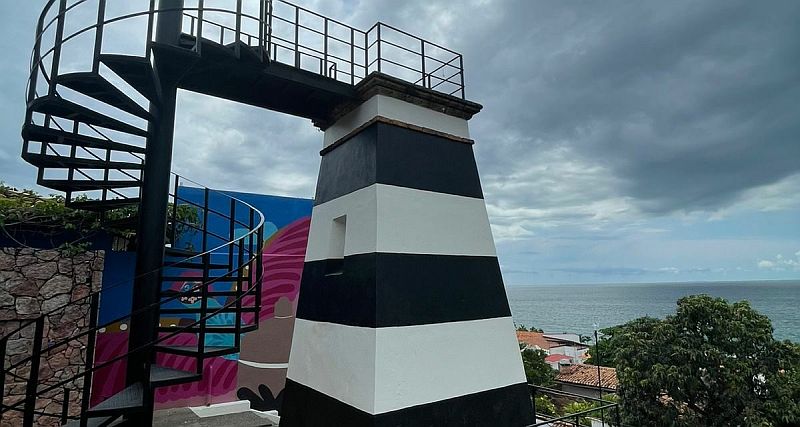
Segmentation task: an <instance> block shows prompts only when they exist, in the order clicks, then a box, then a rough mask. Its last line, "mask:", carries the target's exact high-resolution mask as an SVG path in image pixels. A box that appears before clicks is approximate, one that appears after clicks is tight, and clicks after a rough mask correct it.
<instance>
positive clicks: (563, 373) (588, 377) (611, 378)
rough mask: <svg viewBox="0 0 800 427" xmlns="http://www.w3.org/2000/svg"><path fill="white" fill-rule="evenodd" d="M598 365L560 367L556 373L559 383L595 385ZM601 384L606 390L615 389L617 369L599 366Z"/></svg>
mask: <svg viewBox="0 0 800 427" xmlns="http://www.w3.org/2000/svg"><path fill="white" fill-rule="evenodd" d="M597 371H598V367H597V366H594V365H571V366H565V367H562V368H561V370H560V371H559V372H558V375H556V381H557V382H560V383H569V384H577V385H582V386H589V387H597ZM600 380H601V385H602V387H603V388H604V389H607V390H614V391H616V390H617V370H616V369H614V368H607V367H605V366H600Z"/></svg>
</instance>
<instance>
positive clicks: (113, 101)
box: [58, 72, 153, 120]
mask: <svg viewBox="0 0 800 427" xmlns="http://www.w3.org/2000/svg"><path fill="white" fill-rule="evenodd" d="M58 84H60V85H62V86H65V87H68V88H70V89H72V90H75V91H78V92H80V93H82V94H84V95H86V96H90V97H92V98H94V99H96V100H98V101H101V102H105V103H106V104H108V105H111V106H114V107H116V108H119V109H120V110H122V111H125V112H128V113H131V114H133V115H135V116H137V117H141V118H143V119H145V120H153V116H152V115H151V114H150V112H149V111H147V110H145V109H144V108H143V107H142V106H141V105H139V104H138V103H137V102H136V101H134V100H133V99H131V97H129V96H128V95H126V94H125V93H124V92H122V91H121V90H120V89H119V88H117V87H116V86H114V85H113V84H112V83H111V82H109V81H108V80H106V79H105V78H104V77H103V76H101V75H99V74H97V73H91V72H83V73H69V74H63V75H61V76H59V77H58Z"/></svg>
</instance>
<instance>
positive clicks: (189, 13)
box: [27, 0, 464, 102]
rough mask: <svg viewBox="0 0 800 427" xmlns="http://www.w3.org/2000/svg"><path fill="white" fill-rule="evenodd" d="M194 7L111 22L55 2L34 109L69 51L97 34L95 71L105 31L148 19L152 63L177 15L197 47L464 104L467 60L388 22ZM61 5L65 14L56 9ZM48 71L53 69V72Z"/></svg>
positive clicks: (279, 7)
mask: <svg viewBox="0 0 800 427" xmlns="http://www.w3.org/2000/svg"><path fill="white" fill-rule="evenodd" d="M187 3H190V4H187V5H186V6H185V7H184V8H181V9H168V8H166V9H158V8H157V7H156V1H155V0H150V2H149V8H148V9H146V10H138V11H133V12H127V13H120V14H119V15H116V16H111V17H109V16H106V14H107V9H106V0H75V1H73V2H72V3H70V2H69V1H68V0H48V2H47V4H46V5H45V7H44V9H43V11H42V13H41V15H40V17H39V21H38V24H37V31H36V38H35V43H34V49H33V52H32V55H31V73H30V76H29V78H28V98H27V100H28V102H30V101H31V100H33V99H34V98H36V96H37V93H38V89H37V84H38V79H39V77H41V78H43V79H44V81H45V82H46V83H47V87H48V93H50V94H52V93H54V92H55V90H56V89H55V86H56V84H57V82H56V79H54V78H52V77H53V76H57V75H58V74H59V72H58V71H59V67H60V65H61V61H60V59H61V58H60V56H61V51H62V49H63V47H64V45H65V44H68V43H70V42H72V41H74V40H77V39H79V38H80V36H82V35H84V34H86V33H89V32H91V31H94V33H95V34H94V41H93V42H94V43H93V45H94V49H92V50H88V49H87V51H89V52H92V54H93V55H94V60H93V61H92V64H96V63H97V62H98V61H96V59H97V57H98V56H99V55H100V54H101V52H102V50H103V48H104V45H103V38H104V34H105V29H106V27H109V26H111V25H112V24H118V23H121V22H123V21H130V20H133V19H135V18H146V19H147V26H146V32H145V33H144V34H142V38H143V39H144V40H145V41H146V43H145V47H144V51H143V52H129V53H132V54H138V55H141V56H143V57H145V58H148V59H149V58H150V54H151V53H150V49H149V42H150V41H152V40H153V36H154V28H155V25H154V23H155V19H156V18H157V16H158V15H159V14H160V13H164V12H175V11H178V10H180V11H181V12H182V13H183V14H184V15H185V19H184V32H186V33H187V34H189V35H192V36H195V37H197V38H198V40H199V39H205V40H211V41H216V42H219V43H220V44H227V43H233V42H237V43H242V44H244V45H245V46H249V47H253V48H259V49H257V51H258V53H259V55H262V59H263V60H264V61H276V62H281V63H284V64H287V65H291V66H294V67H297V68H304V69H307V70H309V71H314V72H317V73H319V74H321V75H324V76H326V77H330V78H333V79H335V80H338V81H341V82H345V83H349V84H351V85H355V84H357V83H358V82H360V81H361V80H362V79H364V78H365V77H366V76H367V75H369V74H370V73H371V72H375V71H377V72H382V73H386V74H389V75H392V76H394V77H397V78H401V79H403V80H406V81H409V82H411V83H413V84H416V85H419V86H422V87H425V88H428V89H432V90H435V91H437V92H441V93H445V94H448V95H455V96H458V97H460V98H462V99H463V98H464V70H463V57H462V55H461V54H459V53H457V52H455V51H453V50H450V49H448V48H446V47H444V46H441V45H439V44H436V43H433V42H430V41H427V40H425V39H422V38H420V37H417V36H415V35H412V34H410V33H408V32H406V31H403V30H400V29H398V28H396V27H393V26H391V25H388V24H385V23H383V22H377V23H376V24H375V25H373V26H372V27H370V28H369V29H368V30H366V31H364V30H360V29H357V28H355V27H352V26H349V25H347V24H344V23H342V22H341V21H338V20H335V19H331V18H328V17H326V16H323V15H321V14H319V13H317V12H314V11H312V10H309V9H306V8H303V7H300V6H296V5H294V4H292V3H289V2H287V1H284V0H260V1H258V3H257V6H258V7H257V8H255V7H253V8H252V10H253V11H252V12H249V11H248V10H247V8H248V6H253V5H254V4H255V2H243V0H236V1H235V4H236V6H235V7H232V8H224V7H216V6H215V7H206V6H205V5H204V1H203V0H193V1H192V0H187ZM56 4H57V5H58V7H57V8H54V6H55V5H56ZM86 4H97V7H96V9H95V8H92V9H90V10H92V11H96V21H95V22H94V23H93V24H91V25H86V26H82V27H78V29H76V30H72V31H70V32H69V33H66V34H65V26H64V23H65V22H66V21H67V18H68V15H69V16H72V15H78V13H84V12H86V10H78V9H88V7H86ZM79 6H83V7H82V8H81V7H79ZM80 18H82V17H78V19H80ZM187 27H188V28H187ZM50 30H53V38H52V40H51V41H49V43H48V44H47V45H46V46H43V43H44V42H45V40H46V38H45V34H48V32H49V31H50ZM187 30H188V31H187ZM212 33H213V34H212ZM199 45H200V43H198V46H196V47H195V49H198V48H199ZM305 59H310V60H312V62H315V63H316V65H315V66H313V67H311V68H309V65H308V64H307V63H306V62H305V61H304V60H305ZM48 60H49V61H48ZM46 62H49V64H46ZM46 65H49V70H48V69H47V68H48V67H46ZM94 66H95V65H93V67H94ZM93 71H97V70H96V69H93Z"/></svg>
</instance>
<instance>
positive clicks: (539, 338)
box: [517, 331, 589, 370]
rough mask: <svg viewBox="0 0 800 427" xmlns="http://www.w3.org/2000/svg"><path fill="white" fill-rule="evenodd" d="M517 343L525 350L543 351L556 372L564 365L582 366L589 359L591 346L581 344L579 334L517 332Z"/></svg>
mask: <svg viewBox="0 0 800 427" xmlns="http://www.w3.org/2000/svg"><path fill="white" fill-rule="evenodd" d="M517 341H519V342H520V343H521V344H524V345H525V347H524V349H535V350H543V351H544V352H545V353H547V355H548V358H545V361H546V362H547V363H549V364H550V366H552V367H553V369H556V370H558V369H559V366H563V365H573V364H582V363H583V362H584V361H585V360H586V359H587V358H588V354H587V353H588V351H589V346H587V345H586V344H583V343H581V340H580V336H579V335H577V334H549V333H543V332H533V331H517ZM557 355H558V357H557ZM550 356H553V357H550Z"/></svg>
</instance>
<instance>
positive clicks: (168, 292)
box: [160, 277, 239, 298]
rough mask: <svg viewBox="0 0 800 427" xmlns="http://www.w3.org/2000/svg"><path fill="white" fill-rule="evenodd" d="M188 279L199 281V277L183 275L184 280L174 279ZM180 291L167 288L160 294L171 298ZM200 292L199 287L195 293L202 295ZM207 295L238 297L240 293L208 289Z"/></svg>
mask: <svg viewBox="0 0 800 427" xmlns="http://www.w3.org/2000/svg"><path fill="white" fill-rule="evenodd" d="M186 280H189V281H199V279H198V278H197V277H183V278H182V280H173V281H174V282H180V281H186ZM165 281H167V280H165ZM178 293H179V292H177V291H173V290H172V289H166V290H163V291H161V293H160V296H161V297H162V298H169V297H174V296H176V295H178ZM200 293H201V292H200V290H199V289H198V290H197V291H196V292H195V293H194V294H195V295H200ZM189 295H190V294H187V296H189ZM206 295H207V296H209V297H238V296H239V294H238V293H237V292H236V291H208V292H206Z"/></svg>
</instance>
